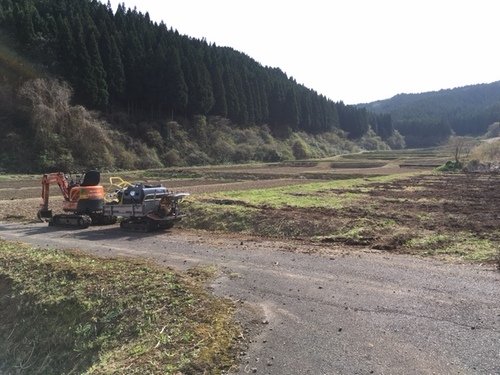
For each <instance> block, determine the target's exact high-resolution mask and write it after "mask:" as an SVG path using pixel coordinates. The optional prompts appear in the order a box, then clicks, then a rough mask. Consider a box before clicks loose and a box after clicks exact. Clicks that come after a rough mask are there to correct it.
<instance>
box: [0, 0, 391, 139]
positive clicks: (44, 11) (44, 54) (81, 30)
mask: <svg viewBox="0 0 500 375" xmlns="http://www.w3.org/2000/svg"><path fill="white" fill-rule="evenodd" d="M0 24H1V25H2V26H3V28H4V29H5V30H8V31H9V32H10V33H11V35H15V37H16V38H17V40H18V42H19V45H20V46H23V49H24V52H25V53H29V55H30V57H31V58H33V59H35V61H37V62H40V63H41V64H43V65H44V66H45V67H47V69H48V70H49V71H50V72H51V73H52V74H57V75H59V76H61V77H62V78H64V80H66V81H68V82H69V83H70V85H71V86H72V87H73V89H74V92H75V99H76V100H77V101H78V102H79V103H81V104H83V105H85V106H86V107H87V108H90V109H99V110H102V111H106V112H107V113H112V112H113V111H116V110H124V109H125V110H126V111H127V113H128V114H130V115H134V116H142V117H146V118H150V119H162V118H170V119H173V118H175V117H176V116H186V117H190V116H195V115H215V116H221V117H223V118H228V119H230V120H231V121H232V122H233V123H234V124H237V126H240V127H243V128H244V127H246V126H251V125H260V124H266V125H267V126H269V128H270V129H271V131H272V132H273V134H274V135H276V136H278V137H287V136H289V135H290V134H291V133H292V132H296V131H303V132H307V133H309V134H321V133H324V132H329V131H332V130H334V129H342V130H343V131H345V132H347V133H348V137H349V138H351V139H356V138H359V137H361V136H363V135H364V134H365V133H366V132H367V131H368V128H369V122H368V121H369V114H368V112H367V111H366V110H365V109H363V108H357V107H355V106H349V105H344V104H343V103H342V102H333V101H332V100H330V99H328V98H327V97H325V96H324V95H321V94H319V93H317V92H316V91H314V90H312V89H309V88H307V87H305V86H303V85H301V84H298V83H297V82H296V81H295V80H294V79H293V77H288V76H287V74H286V73H284V72H283V71H281V70H280V69H279V68H270V67H264V66H262V65H261V64H260V63H258V62H257V61H255V60H254V59H252V58H251V57H249V56H247V55H245V54H243V53H241V52H238V51H236V50H234V49H232V48H228V47H219V46H217V45H216V44H215V43H207V42H206V40H204V39H201V40H199V39H195V38H191V37H189V36H185V35H180V34H179V33H178V32H177V31H176V30H174V29H172V28H168V27H167V25H166V24H165V23H164V22H161V23H159V24H158V23H156V22H152V21H151V19H150V17H149V14H148V13H146V14H142V13H141V12H138V11H137V10H136V9H133V10H132V9H126V8H125V4H120V5H119V6H118V8H117V9H116V11H113V9H112V8H111V5H110V3H109V2H108V4H107V5H106V4H102V3H100V2H99V1H97V0H0ZM380 121H386V122H387V124H386V125H384V124H381V125H380V126H376V127H375V129H374V130H375V132H376V133H377V131H378V129H379V128H380V129H383V130H381V135H382V136H383V137H389V136H391V135H392V133H390V130H391V129H392V125H391V124H389V122H390V121H391V119H390V117H389V118H387V117H386V118H385V120H382V119H381V120H380ZM388 132H389V133H388ZM377 134H378V133H377Z"/></svg>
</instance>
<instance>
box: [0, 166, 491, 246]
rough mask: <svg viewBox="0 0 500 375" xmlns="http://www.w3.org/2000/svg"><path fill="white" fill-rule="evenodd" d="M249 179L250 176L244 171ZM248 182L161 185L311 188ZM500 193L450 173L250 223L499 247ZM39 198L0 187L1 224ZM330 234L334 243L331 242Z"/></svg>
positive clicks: (20, 217)
mask: <svg viewBox="0 0 500 375" xmlns="http://www.w3.org/2000/svg"><path fill="white" fill-rule="evenodd" d="M295 171H296V172H298V174H300V172H299V171H297V170H295ZM247 176H251V174H248V171H247ZM276 176H278V175H276ZM279 176H282V174H280V175H279ZM249 178H251V179H250V180H239V181H231V180H227V179H226V180H223V179H217V180H208V179H192V180H172V181H168V182H166V186H167V187H169V188H170V189H171V190H174V191H187V192H189V193H190V194H191V195H192V196H196V195H197V194H201V193H209V192H215V191H228V190H244V189H255V188H271V187H278V186H286V185H292V184H303V183H306V182H310V181H311V180H308V179H306V178H304V177H302V178H292V177H289V178H266V179H259V178H258V177H255V176H253V177H249ZM314 181H318V179H314ZM499 186H500V175H498V174H464V173H455V174H452V173H449V174H421V175H414V176H413V177H409V178H404V179H400V180H394V181H391V182H387V183H372V184H369V185H366V184H364V185H360V186H359V187H350V188H348V189H338V188H336V189H335V191H334V193H335V194H347V193H348V194H350V196H353V195H354V196H356V197H357V198H355V199H353V200H351V201H350V202H349V203H348V204H347V205H345V206H344V207H342V208H341V209H334V208H324V207H319V208H308V209H307V210H304V209H303V208H297V207H293V206H288V207H284V208H281V209H277V208H272V207H259V208H258V211H257V212H258V213H257V214H256V216H255V221H254V225H255V227H256V230H255V233H260V234H262V235H263V236H270V237H272V236H273V233H270V232H269V231H270V230H275V229H276V228H278V229H279V231H280V233H281V234H280V236H281V237H285V238H289V239H292V238H293V239H311V238H316V239H319V240H320V241H323V242H324V243H328V242H332V243H341V244H344V245H354V246H366V247H370V248H374V249H381V250H398V249H399V250H400V245H401V244H402V243H404V242H405V241H407V240H408V239H409V238H412V236H414V235H415V233H417V232H418V233H424V232H425V233H432V234H433V235H435V236H438V235H447V236H454V235H455V234H457V235H458V234H459V233H469V234H471V235H472V236H474V237H475V238H476V239H486V240H488V241H490V242H493V243H498V244H499V245H500V240H499V228H500V211H499V207H500V189H499V188H498V187H499ZM52 191H53V200H51V206H52V207H54V208H56V207H57V200H58V199H62V197H61V195H60V193H59V192H58V191H57V187H53V190H52ZM40 193H41V188H40V182H39V180H35V179H33V180H18V181H1V182H0V220H1V221H33V220H36V213H37V211H38V209H39V206H40V203H41V198H40V197H39V196H40ZM322 193H328V194H331V193H332V191H329V192H321V191H319V192H317V193H316V194H318V195H321V194H322ZM37 197H38V198H37ZM55 211H57V209H56V210H55ZM359 228H361V230H360V229H359ZM363 228H366V229H364V230H363ZM353 229H356V230H358V231H359V233H357V235H356V236H348V237H345V238H344V237H342V234H341V233H348V232H349V231H350V230H353ZM332 233H335V234H336V235H334V236H332Z"/></svg>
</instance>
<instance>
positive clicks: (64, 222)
mask: <svg viewBox="0 0 500 375" xmlns="http://www.w3.org/2000/svg"><path fill="white" fill-rule="evenodd" d="M91 224H92V218H91V217H90V216H88V215H76V214H60V215H54V216H53V217H52V219H51V220H50V221H49V226H54V227H69V228H80V229H85V228H88V227H89V226H90V225H91Z"/></svg>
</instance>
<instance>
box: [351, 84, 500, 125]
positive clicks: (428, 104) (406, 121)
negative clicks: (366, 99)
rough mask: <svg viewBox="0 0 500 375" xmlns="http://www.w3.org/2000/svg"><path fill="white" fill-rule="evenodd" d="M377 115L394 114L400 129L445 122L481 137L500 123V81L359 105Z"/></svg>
mask: <svg viewBox="0 0 500 375" xmlns="http://www.w3.org/2000/svg"><path fill="white" fill-rule="evenodd" d="M358 107H360V108H366V109H367V110H368V111H371V112H375V113H390V114H391V116H392V120H393V122H394V126H395V128H396V129H400V130H403V132H402V133H403V134H404V133H405V129H406V128H407V127H408V126H411V124H414V125H415V124H421V123H425V122H427V123H432V122H434V123H435V122H445V123H448V124H449V126H450V127H451V129H452V130H453V131H454V132H455V133H456V134H458V135H481V134H484V133H485V131H486V129H487V127H488V126H489V125H490V124H491V123H493V122H495V121H499V120H500V81H496V82H492V83H483V84H477V85H469V86H463V87H457V88H453V89H443V90H439V91H430V92H424V93H420V94H398V95H396V96H394V97H392V98H390V99H385V100H378V101H374V102H371V103H364V104H358Z"/></svg>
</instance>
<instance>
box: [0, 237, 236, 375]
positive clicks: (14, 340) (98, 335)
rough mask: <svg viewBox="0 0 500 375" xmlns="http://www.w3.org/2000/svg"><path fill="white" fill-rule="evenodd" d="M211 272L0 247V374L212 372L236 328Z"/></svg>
mask: <svg viewBox="0 0 500 375" xmlns="http://www.w3.org/2000/svg"><path fill="white" fill-rule="evenodd" d="M215 272H216V270H215V268H213V269H212V268H209V267H207V268H200V269H193V270H191V271H190V272H189V273H188V274H181V273H178V272H175V271H173V270H171V269H168V268H165V267H160V266H158V265H156V264H154V263H152V262H149V261H147V260H140V259H103V258H97V257H94V256H91V255H88V254H84V253H82V252H78V251H63V250H53V249H39V248H32V247H27V246H24V245H20V244H14V243H9V242H5V241H0V311H2V319H1V320H0V373H2V374H69V373H75V374H125V373H127V374H132V373H137V374H139V373H140V374H181V373H182V374H221V373H223V372H224V371H227V370H229V369H230V368H232V367H233V366H235V365H237V363H236V359H237V355H238V353H239V351H238V346H239V343H238V342H239V338H240V336H241V328H240V327H239V326H238V325H237V324H236V323H235V322H234V320H233V312H234V306H233V304H232V303H231V302H229V301H227V300H224V299H218V298H215V297H213V296H212V295H210V293H209V292H208V291H207V290H206V289H205V288H204V282H206V281H207V280H208V279H209V278H210V277H212V276H214V273H215Z"/></svg>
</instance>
